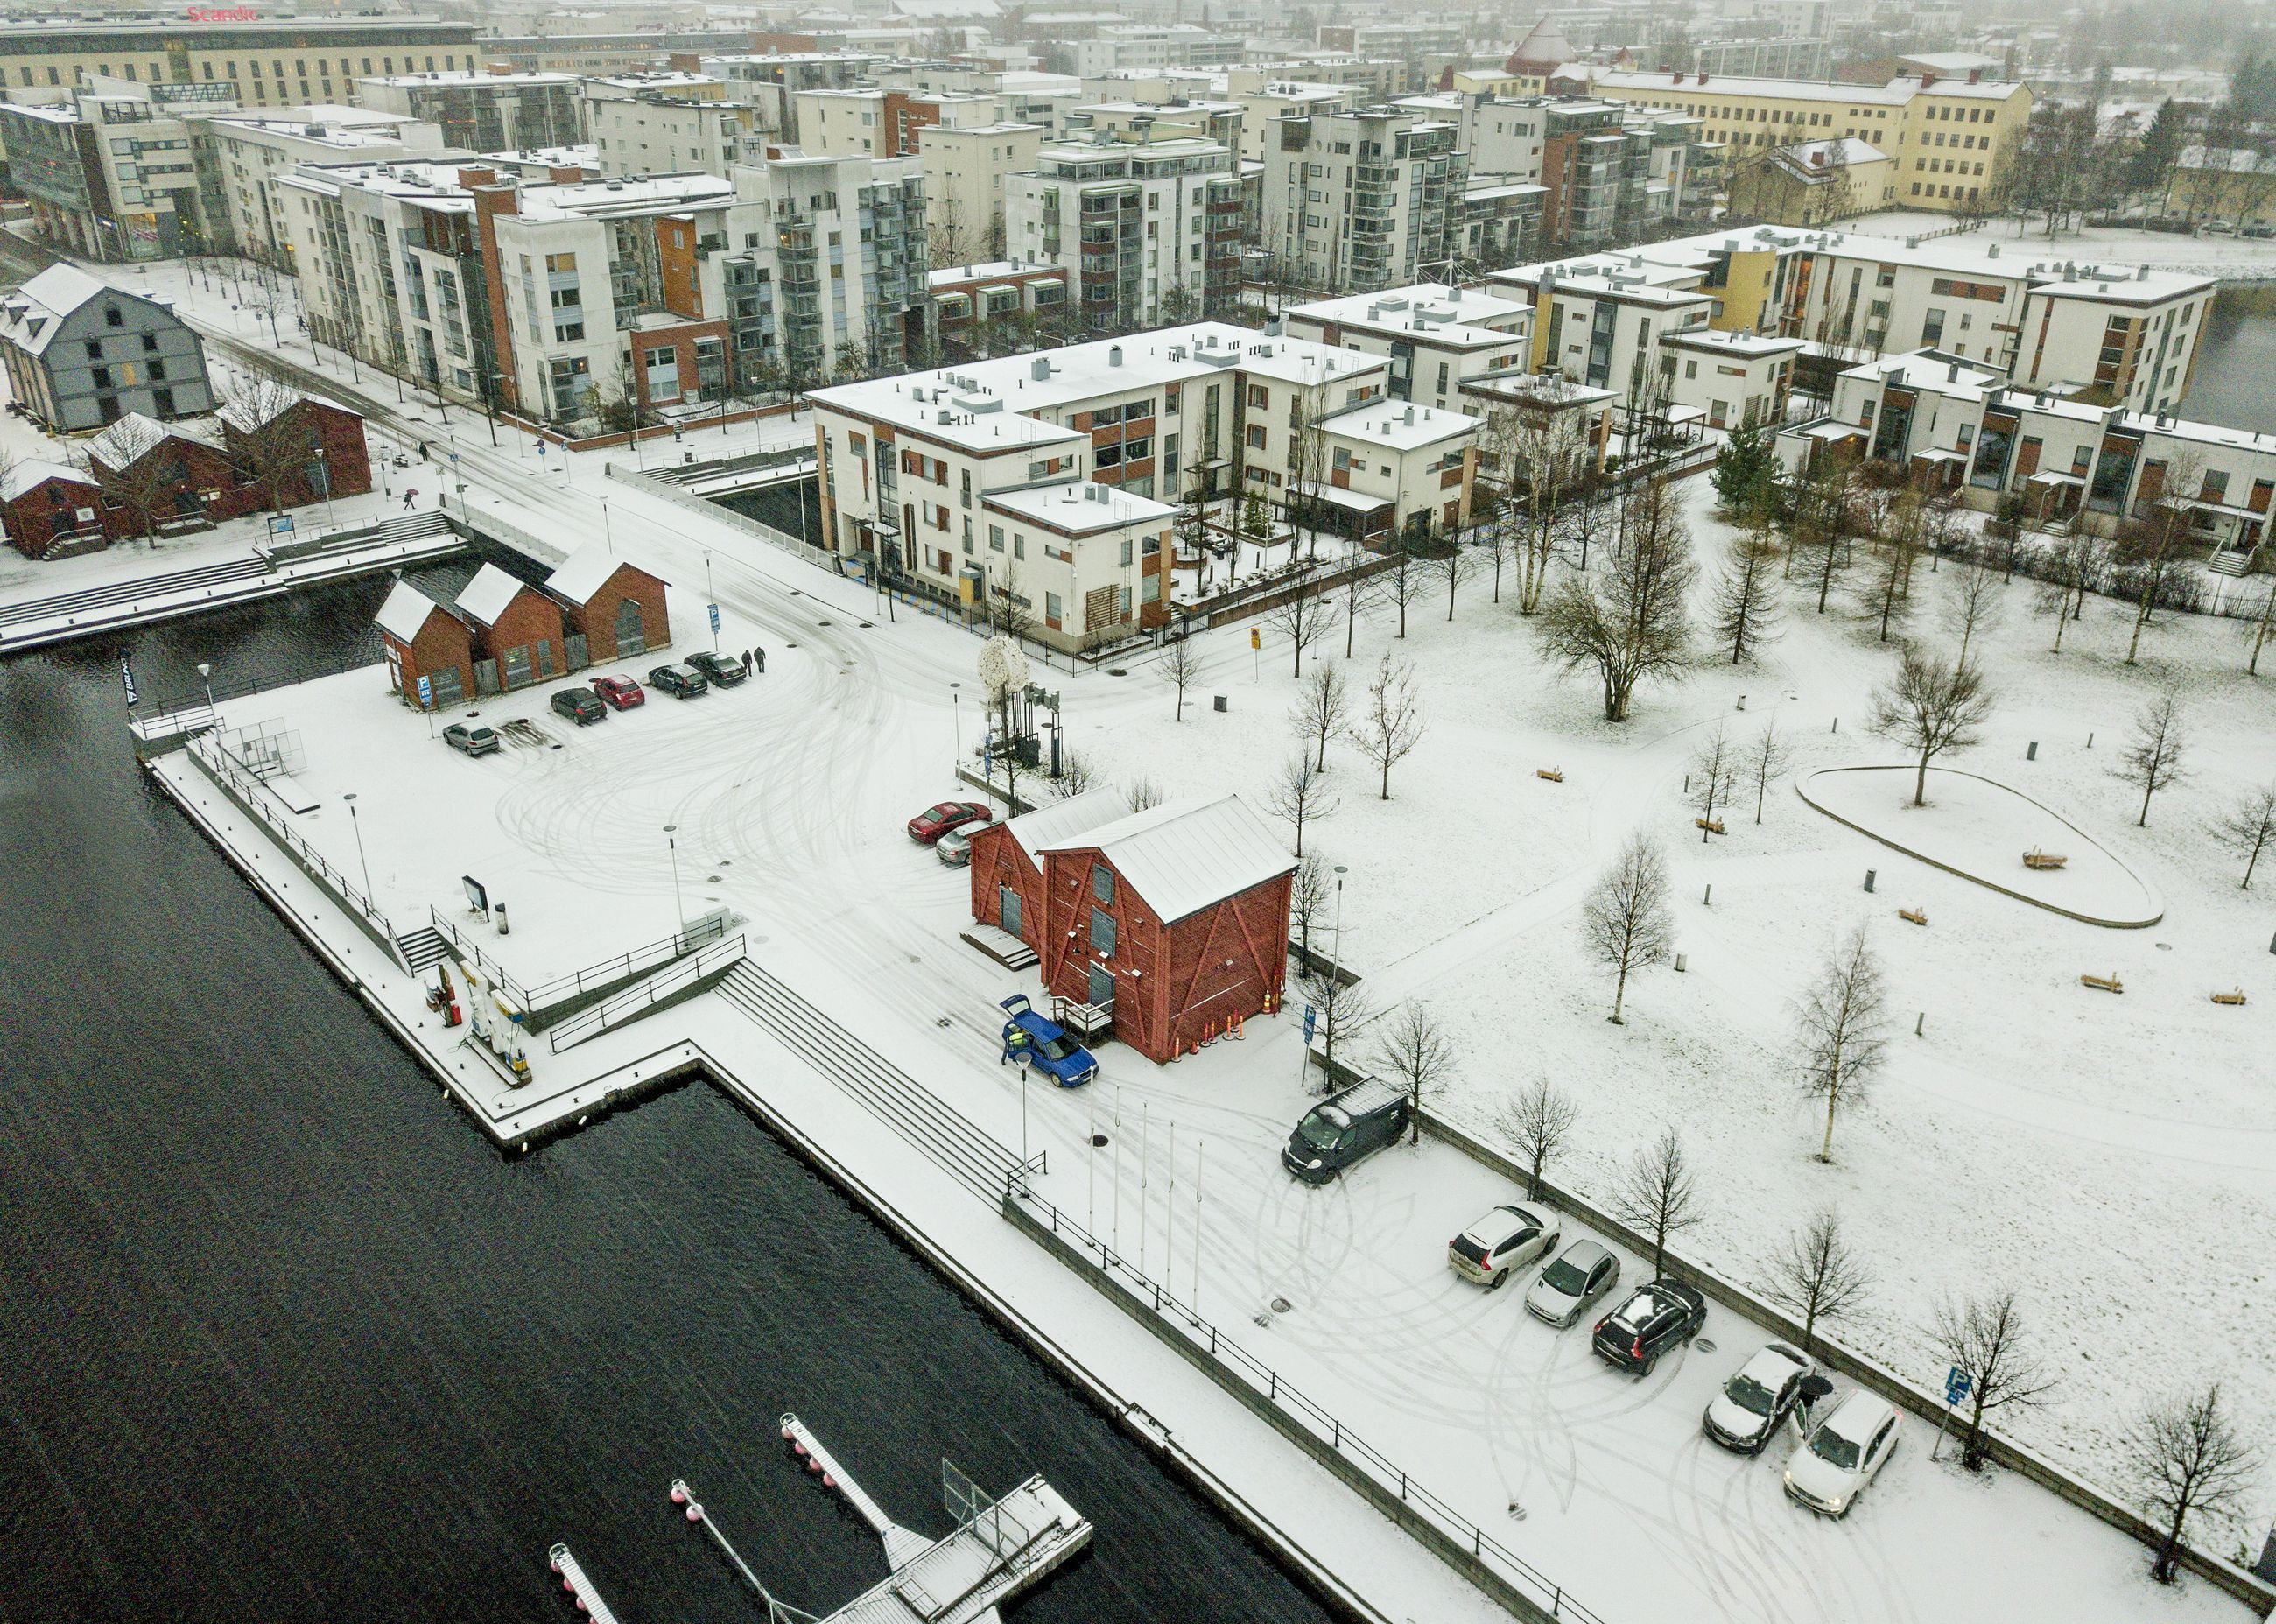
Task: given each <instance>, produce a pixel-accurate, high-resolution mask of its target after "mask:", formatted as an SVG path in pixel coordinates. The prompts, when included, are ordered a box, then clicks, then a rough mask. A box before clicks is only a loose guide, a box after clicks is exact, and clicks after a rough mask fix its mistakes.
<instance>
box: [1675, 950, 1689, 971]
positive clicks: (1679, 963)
mask: <svg viewBox="0 0 2276 1624" xmlns="http://www.w3.org/2000/svg"><path fill="white" fill-rule="evenodd" d="M1688 958H1689V955H1688V954H1685V953H1678V954H1676V955H1675V968H1676V969H1677V970H1678V971H1679V972H1680V971H1681V970H1682V969H1683V968H1684V967H1685V965H1686V963H1687V962H1688Z"/></svg>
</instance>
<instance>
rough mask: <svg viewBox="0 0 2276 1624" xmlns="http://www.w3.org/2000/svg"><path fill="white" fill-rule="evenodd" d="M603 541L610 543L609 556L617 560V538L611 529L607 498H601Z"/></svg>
mask: <svg viewBox="0 0 2276 1624" xmlns="http://www.w3.org/2000/svg"><path fill="white" fill-rule="evenodd" d="M601 539H602V540H603V542H605V543H608V548H609V556H610V557H611V558H615V557H616V556H617V538H616V535H615V533H614V532H612V531H611V529H610V528H609V499H608V497H602V498H601Z"/></svg>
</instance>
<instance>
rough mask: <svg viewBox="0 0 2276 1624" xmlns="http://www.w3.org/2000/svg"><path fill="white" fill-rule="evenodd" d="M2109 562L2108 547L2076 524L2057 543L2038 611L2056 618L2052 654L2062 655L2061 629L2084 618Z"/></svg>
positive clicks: (2048, 559) (2044, 582)
mask: <svg viewBox="0 0 2276 1624" xmlns="http://www.w3.org/2000/svg"><path fill="white" fill-rule="evenodd" d="M2109 558H2110V544H2109V543H2107V542H2105V541H2104V540H2103V539H2102V537H2100V536H2098V535H2096V534H2095V533H2094V532H2093V531H2091V530H2090V529H2088V528H2087V527H2086V526H2085V525H2084V524H2083V523H2080V522H2077V521H2075V520H2074V522H2073V523H2072V525H2071V527H2070V528H2069V529H2067V531H2065V532H2064V534H2063V536H2062V539H2061V540H2060V541H2059V542H2058V543H2056V544H2055V548H2054V550H2053V552H2052V554H2050V555H2049V557H2048V558H2047V574H2046V579H2045V581H2042V582H2041V583H2040V585H2039V590H2038V600H2039V608H2040V610H2041V611H2042V612H2045V613H2048V614H2052V615H2053V616H2054V618H2055V641H2054V649H2053V652H2055V653H2057V654H2060V653H2061V652H2062V640H2063V629H2064V628H2065V627H2066V626H2068V625H2070V624H2071V623H2072V622H2073V621H2075V620H2080V619H2083V618H2085V615H2086V599H2087V595H2088V594H2089V593H2090V592H2093V591H2094V590H2096V589H2097V588H2099V587H2100V586H2101V585H2102V583H2103V580H2104V577H2105V574H2106V573H2108V570H2109Z"/></svg>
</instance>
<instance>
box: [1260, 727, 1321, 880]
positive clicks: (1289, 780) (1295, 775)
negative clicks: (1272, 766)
mask: <svg viewBox="0 0 2276 1624" xmlns="http://www.w3.org/2000/svg"><path fill="white" fill-rule="evenodd" d="M1336 804H1337V803H1336V795H1335V791H1334V790H1333V789H1331V788H1330V787H1329V785H1328V780H1327V776H1326V775H1325V774H1324V773H1323V772H1322V771H1321V770H1320V769H1319V767H1318V766H1317V765H1316V763H1314V762H1313V760H1312V756H1311V753H1310V752H1309V751H1308V750H1298V751H1297V752H1296V754H1295V755H1292V756H1290V757H1289V758H1288V759H1287V760H1286V762H1283V763H1281V765H1280V775H1279V777H1278V778H1275V779H1273V781H1272V787H1271V791H1270V792H1268V793H1267V796H1266V801H1265V805H1266V806H1267V807H1268V808H1270V809H1271V813H1272V815H1273V816H1275V817H1281V818H1286V820H1287V821H1288V823H1289V824H1290V825H1291V826H1292V827H1294V830H1295V831H1296V855H1297V856H1299V857H1301V856H1302V855H1303V854H1304V825H1305V824H1306V823H1310V822H1311V821H1312V820H1313V819H1315V818H1322V817H1325V816H1328V815H1329V814H1330V813H1331V812H1333V811H1334V810H1335V809H1336Z"/></svg>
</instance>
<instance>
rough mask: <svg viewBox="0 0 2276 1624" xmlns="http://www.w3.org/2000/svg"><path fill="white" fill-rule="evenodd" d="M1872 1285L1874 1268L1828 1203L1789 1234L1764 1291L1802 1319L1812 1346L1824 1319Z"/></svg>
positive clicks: (1853, 1302)
mask: <svg viewBox="0 0 2276 1624" xmlns="http://www.w3.org/2000/svg"><path fill="white" fill-rule="evenodd" d="M1872 1288H1873V1276H1872V1272H1871V1271H1870V1270H1868V1269H1867V1268H1866V1267H1865V1264H1864V1262H1863V1259H1861V1258H1860V1257H1859V1256H1857V1254H1856V1253H1855V1251H1854V1250H1852V1249H1851V1248H1850V1245H1849V1241H1848V1237H1847V1236H1846V1235H1844V1234H1843V1233H1841V1220H1840V1218H1839V1217H1837V1216H1836V1215H1835V1213H1834V1211H1833V1209H1832V1208H1831V1207H1828V1208H1826V1209H1825V1210H1823V1211H1821V1212H1819V1213H1818V1214H1817V1217H1815V1218H1811V1219H1810V1220H1809V1223H1807V1224H1804V1225H1803V1226H1802V1227H1801V1228H1800V1229H1797V1230H1795V1231H1794V1233H1792V1234H1790V1235H1788V1236H1787V1238H1786V1243H1785V1244H1784V1245H1783V1246H1781V1247H1780V1248H1779V1249H1778V1251H1776V1252H1775V1253H1773V1254H1772V1255H1771V1260H1770V1279H1769V1281H1768V1283H1767V1284H1765V1285H1764V1287H1763V1295H1764V1296H1765V1297H1768V1298H1769V1299H1770V1300H1771V1301H1772V1302H1775V1303H1777V1304H1778V1305H1779V1307H1780V1308H1782V1309H1785V1310H1786V1311H1787V1313H1789V1314H1794V1315H1797V1316H1799V1317H1801V1320H1802V1352H1803V1353H1805V1354H1806V1353H1808V1352H1809V1342H1810V1338H1811V1336H1812V1335H1813V1334H1814V1333H1815V1332H1816V1331H1817V1322H1818V1321H1819V1320H1821V1319H1839V1318H1840V1317H1842V1316H1843V1315H1844V1314H1847V1312H1848V1311H1849V1310H1850V1309H1853V1308H1855V1307H1856V1306H1857V1304H1858V1303H1859V1302H1861V1301H1863V1300H1864V1298H1865V1297H1866V1295H1867V1294H1869V1293H1870V1292H1871V1290H1872Z"/></svg>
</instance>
